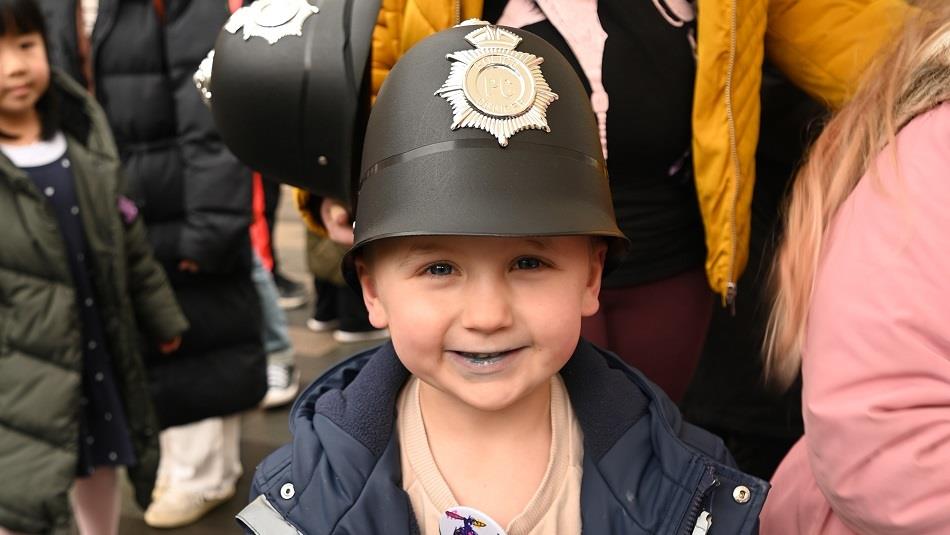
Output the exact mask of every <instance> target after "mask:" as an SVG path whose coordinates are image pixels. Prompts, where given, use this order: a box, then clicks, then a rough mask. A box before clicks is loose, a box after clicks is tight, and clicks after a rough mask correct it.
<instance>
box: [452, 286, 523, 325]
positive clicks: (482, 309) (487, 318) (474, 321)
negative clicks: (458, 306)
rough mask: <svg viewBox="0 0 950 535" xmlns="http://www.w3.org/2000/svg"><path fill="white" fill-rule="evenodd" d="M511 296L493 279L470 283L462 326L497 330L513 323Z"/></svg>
mask: <svg viewBox="0 0 950 535" xmlns="http://www.w3.org/2000/svg"><path fill="white" fill-rule="evenodd" d="M512 320H513V315H512V309H511V296H510V294H509V292H508V290H507V289H506V288H504V286H503V285H498V284H496V283H495V282H493V281H482V282H480V283H477V284H470V285H469V288H468V291H467V292H466V295H465V303H464V304H463V311H462V326H463V327H465V328H466V329H470V330H473V331H479V332H485V333H489V332H495V331H498V330H501V329H504V328H506V327H510V326H511V324H512Z"/></svg>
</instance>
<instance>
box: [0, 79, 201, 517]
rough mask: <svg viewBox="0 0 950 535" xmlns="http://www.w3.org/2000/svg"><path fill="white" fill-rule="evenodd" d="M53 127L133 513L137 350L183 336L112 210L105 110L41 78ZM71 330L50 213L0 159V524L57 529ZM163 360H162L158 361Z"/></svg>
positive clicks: (141, 435)
mask: <svg viewBox="0 0 950 535" xmlns="http://www.w3.org/2000/svg"><path fill="white" fill-rule="evenodd" d="M50 90H51V91H55V92H56V93H57V94H58V96H59V101H60V106H59V114H60V116H61V117H62V119H61V121H62V124H61V129H62V131H63V133H64V134H65V135H66V139H67V145H68V157H69V159H70V160H71V162H72V171H73V174H74V176H75V181H76V194H77V196H78V198H79V201H80V206H81V207H82V210H81V212H80V215H81V218H82V224H83V228H84V230H85V236H86V240H87V242H88V247H89V252H90V253H91V254H90V256H91V257H92V258H91V260H92V262H91V265H92V266H93V269H92V273H93V277H94V280H93V283H94V286H95V289H96V292H97V295H96V298H97V302H98V303H99V311H100V314H101V315H102V319H103V324H104V327H105V329H106V335H107V337H108V342H109V350H110V353H111V355H112V357H113V366H114V372H115V377H116V382H117V384H118V388H119V394H120V396H121V397H122V399H123V400H124V401H125V412H126V415H127V417H128V420H129V421H128V425H129V429H130V431H131V437H132V443H133V446H134V448H135V454H136V458H137V460H138V464H137V465H135V466H133V467H130V468H129V475H130V477H131V479H132V481H133V483H134V486H135V490H136V498H137V500H138V502H139V503H140V504H141V505H142V506H143V507H144V506H145V505H146V504H147V503H148V501H149V499H150V494H151V490H152V486H153V485H154V481H155V472H156V469H157V467H158V427H157V424H156V421H155V416H154V413H153V410H152V407H151V402H150V400H149V398H148V388H147V386H146V377H145V369H144V365H143V363H142V359H141V356H140V352H139V344H140V341H139V338H138V336H139V335H138V333H139V327H141V329H142V331H143V332H142V335H143V339H144V340H145V341H146V342H147V343H157V342H158V341H164V340H170V339H172V338H174V337H175V336H177V335H179V334H181V333H182V332H184V331H185V329H187V321H186V320H185V317H184V316H183V315H182V313H181V310H180V309H179V307H178V303H177V302H176V301H175V297H174V294H173V293H172V290H171V287H170V286H169V285H168V282H167V280H166V277H165V273H164V271H162V269H161V267H160V266H159V265H158V264H157V263H156V262H155V260H154V259H153V258H152V253H151V250H150V248H149V245H148V241H147V238H146V233H145V232H146V231H145V227H144V226H143V225H142V222H141V221H140V218H136V219H135V220H134V221H132V222H131V223H126V222H124V221H123V218H122V216H121V215H120V213H119V209H118V207H117V201H118V197H119V195H121V194H122V193H123V188H124V180H123V177H122V174H121V171H120V169H121V167H120V162H119V157H118V153H117V151H116V148H115V143H114V141H113V139H112V135H111V133H110V131H109V128H108V123H107V122H106V118H105V115H104V114H103V113H102V110H101V109H100V108H99V106H98V105H97V104H96V103H95V102H94V101H93V100H92V99H91V98H90V97H88V96H87V94H86V92H85V91H84V90H83V89H82V88H81V87H80V86H78V85H77V84H75V83H74V82H72V81H71V80H69V79H68V77H66V76H65V75H62V74H61V73H58V72H55V71H54V73H53V81H52V84H51V89H50ZM80 340H81V325H80V319H79V308H78V304H77V302H76V292H75V290H74V288H73V281H72V276H71V274H70V271H69V265H68V263H67V260H66V247H65V243H64V241H63V238H62V237H61V235H60V231H59V226H58V224H57V221H56V218H55V216H54V214H53V211H52V208H51V207H50V206H49V205H48V204H47V201H46V200H45V199H44V197H43V196H42V195H41V194H40V192H39V191H38V189H37V188H36V187H35V186H34V184H33V182H32V180H31V179H30V178H29V177H28V176H27V175H26V174H25V173H24V172H22V171H20V170H19V169H17V168H16V167H14V166H13V164H12V163H11V162H10V161H9V160H8V159H7V158H6V157H5V156H3V155H2V154H0V526H3V527H6V528H8V529H12V530H14V531H22V532H28V533H67V532H68V528H69V525H70V523H71V515H70V510H69V502H68V499H67V496H68V494H67V493H68V490H69V488H70V487H71V486H72V484H73V481H74V480H75V478H76V467H77V462H78V461H77V458H78V442H79V425H78V416H79V413H78V411H79V406H80V405H79V399H80V396H81V384H82V381H81V368H82V350H81V348H80ZM168 358H174V356H169V357H168Z"/></svg>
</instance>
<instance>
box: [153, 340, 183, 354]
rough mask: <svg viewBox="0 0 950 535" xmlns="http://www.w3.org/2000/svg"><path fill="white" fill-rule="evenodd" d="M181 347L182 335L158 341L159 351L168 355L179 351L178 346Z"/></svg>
mask: <svg viewBox="0 0 950 535" xmlns="http://www.w3.org/2000/svg"><path fill="white" fill-rule="evenodd" d="M179 347H181V336H176V337H174V338H172V339H171V340H166V341H164V342H159V343H158V352H159V353H161V354H162V355H167V354H169V353H173V352H175V351H178V348H179Z"/></svg>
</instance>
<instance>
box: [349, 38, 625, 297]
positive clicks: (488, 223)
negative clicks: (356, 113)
mask: <svg viewBox="0 0 950 535" xmlns="http://www.w3.org/2000/svg"><path fill="white" fill-rule="evenodd" d="M539 59H541V61H540V62H539V61H538V60H539ZM548 88H549V90H548ZM551 92H553V93H554V94H556V97H553V96H551ZM545 112H546V117H545ZM545 119H546V121H545ZM453 125H456V126H457V127H456V128H454V129H453ZM548 130H549V131H548ZM354 232H355V243H354V246H353V248H352V249H351V250H350V251H349V252H348V253H347V255H346V258H345V259H344V274H345V275H346V276H347V279H348V280H349V281H350V283H351V284H354V283H355V272H354V269H353V258H354V256H355V255H356V254H358V253H359V251H360V249H361V248H363V247H364V246H366V245H368V244H370V243H373V242H375V241H378V240H381V239H385V238H392V237H397V236H426V235H429V236H431V235H458V236H499V237H524V236H569V235H587V236H601V237H603V238H605V239H607V240H608V243H609V248H608V259H607V268H608V269H609V268H610V267H612V266H614V265H616V263H617V261H618V260H619V258H620V257H621V256H622V254H623V252H624V251H625V249H626V247H627V239H626V238H625V237H624V235H623V233H622V232H621V231H620V229H618V228H617V223H616V221H615V219H614V211H613V204H612V202H611V197H610V186H609V184H608V180H607V170H606V166H605V164H604V158H603V152H602V148H601V145H600V138H599V135H598V127H597V122H596V119H595V117H594V114H593V111H592V110H591V106H590V101H589V99H588V96H587V93H586V92H585V90H584V87H583V85H582V84H581V82H580V80H579V79H578V77H577V74H576V73H575V71H574V69H573V68H572V67H571V65H570V64H569V63H568V62H567V60H566V59H565V58H564V57H563V56H562V55H561V54H560V53H559V52H558V51H557V50H556V49H555V48H554V47H553V46H552V45H550V44H549V43H547V42H546V41H544V40H543V39H541V38H540V37H538V36H536V35H534V34H532V33H530V32H527V31H524V30H520V29H513V28H504V27H497V26H490V25H487V24H486V23H482V22H480V21H479V22H473V21H469V22H466V23H463V25H460V26H457V27H455V28H451V29H448V30H445V31H442V32H439V33H437V34H435V35H432V36H430V37H428V38H427V39H425V40H423V41H421V42H419V43H418V44H416V45H415V46H414V47H413V48H412V49H410V50H409V52H408V53H407V54H406V55H405V56H404V57H403V58H402V59H401V60H400V61H399V62H398V63H397V64H396V66H395V67H394V68H393V69H392V71H391V72H390V73H389V76H388V77H387V78H386V81H385V83H384V84H383V87H382V88H381V90H380V92H379V95H378V96H377V99H376V104H375V106H374V107H373V110H372V113H371V115H370V119H369V124H368V126H367V131H366V139H365V142H364V147H363V160H362V173H361V175H360V184H359V194H358V196H357V205H356V223H355V227H354Z"/></svg>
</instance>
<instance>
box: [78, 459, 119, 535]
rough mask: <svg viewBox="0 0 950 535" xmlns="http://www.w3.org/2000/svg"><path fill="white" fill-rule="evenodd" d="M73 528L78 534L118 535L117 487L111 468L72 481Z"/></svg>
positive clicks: (113, 469) (98, 470)
mask: <svg viewBox="0 0 950 535" xmlns="http://www.w3.org/2000/svg"><path fill="white" fill-rule="evenodd" d="M70 499H71V501H72V505H73V513H74V514H75V515H76V525H77V526H79V533H81V534H82V535H116V534H117V533H118V532H119V485H118V477H116V471H115V468H107V467H104V466H101V467H98V468H96V471H95V472H93V473H92V475H91V476H89V477H83V478H80V479H77V480H76V485H75V486H74V487H73V491H72V493H71V495H70Z"/></svg>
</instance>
